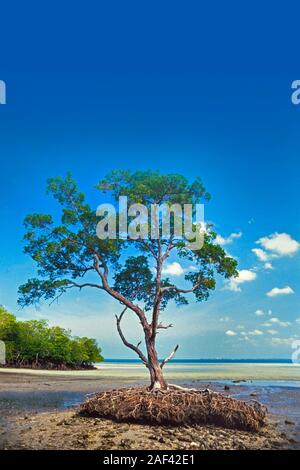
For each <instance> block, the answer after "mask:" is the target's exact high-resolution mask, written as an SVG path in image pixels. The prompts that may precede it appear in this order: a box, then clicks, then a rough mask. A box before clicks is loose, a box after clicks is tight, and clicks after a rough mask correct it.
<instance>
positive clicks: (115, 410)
mask: <svg viewBox="0 0 300 470" xmlns="http://www.w3.org/2000/svg"><path fill="white" fill-rule="evenodd" d="M79 413H80V414H81V415H83V416H93V417H100V418H109V419H114V420H116V421H128V422H136V423H144V424H146V423H149V424H173V425H180V424H214V425H217V426H223V427H227V428H231V429H239V430H245V431H258V430H259V429H260V428H261V426H263V425H264V422H265V416H266V408H265V407H263V406H262V405H260V404H259V403H257V402H254V401H251V402H247V403H246V402H242V401H239V400H236V399H234V398H230V397H226V396H224V395H222V394H220V393H214V392H211V391H210V390H202V391H200V390H175V389H174V390H168V391H156V392H150V391H148V390H147V389H145V388H127V389H125V388H124V389H117V390H111V391H106V392H101V393H99V394H96V395H94V396H93V397H92V398H90V399H89V400H87V401H86V402H85V403H83V404H82V405H81V407H80V411H79Z"/></svg>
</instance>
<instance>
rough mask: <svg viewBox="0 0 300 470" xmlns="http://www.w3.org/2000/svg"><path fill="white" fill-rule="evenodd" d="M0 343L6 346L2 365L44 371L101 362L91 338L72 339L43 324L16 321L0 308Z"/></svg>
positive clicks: (57, 327)
mask: <svg viewBox="0 0 300 470" xmlns="http://www.w3.org/2000/svg"><path fill="white" fill-rule="evenodd" d="M0 340H2V341H4V342H5V346H6V364H7V365H8V366H13V367H35V368H48V369H66V368H76V369H77V368H78V369H79V368H88V367H91V366H92V364H93V363H94V362H100V361H102V360H103V357H102V356H101V354H100V353H101V349H100V348H99V347H98V346H97V344H96V341H95V340H94V339H91V338H78V337H72V336H71V334H70V331H67V330H64V329H63V328H60V327H59V326H53V327H49V325H48V324H47V321H46V320H29V321H17V320H16V317H15V316H14V315H12V314H11V313H9V312H7V311H6V310H5V309H4V308H3V307H1V306H0Z"/></svg>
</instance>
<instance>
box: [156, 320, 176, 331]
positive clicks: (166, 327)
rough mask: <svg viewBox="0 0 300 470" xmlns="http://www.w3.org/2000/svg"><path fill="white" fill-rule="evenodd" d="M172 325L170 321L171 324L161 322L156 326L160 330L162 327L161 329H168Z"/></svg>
mask: <svg viewBox="0 0 300 470" xmlns="http://www.w3.org/2000/svg"><path fill="white" fill-rule="evenodd" d="M172 326H173V324H172V323H170V324H169V325H163V324H162V323H161V322H160V323H158V325H157V327H156V328H157V329H158V330H159V329H161V330H167V329H168V328H172Z"/></svg>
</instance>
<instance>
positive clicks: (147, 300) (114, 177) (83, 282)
mask: <svg viewBox="0 0 300 470" xmlns="http://www.w3.org/2000/svg"><path fill="white" fill-rule="evenodd" d="M97 188H98V190H99V191H100V192H101V194H102V195H103V194H106V193H109V196H110V198H112V199H113V200H114V201H115V203H116V204H117V202H118V198H119V196H127V197H128V203H129V204H132V203H142V204H144V205H145V206H146V207H148V208H149V209H150V206H151V204H162V203H165V204H168V205H171V204H173V203H178V204H182V205H183V204H193V205H195V204H196V203H199V202H205V201H208V200H209V199H210V195H209V193H208V192H207V191H206V189H205V187H204V185H203V183H202V181H201V180H200V178H196V179H195V181H193V182H192V183H190V182H189V181H188V180H187V179H186V178H185V177H184V176H182V175H178V174H161V173H159V172H155V171H146V172H143V171H136V172H133V173H132V172H129V171H120V170H115V171H112V172H111V173H110V174H108V175H107V176H106V177H105V178H104V179H103V180H101V181H100V182H99V183H98V184H97ZM47 192H48V194H50V195H52V196H53V197H54V198H55V199H56V200H57V202H58V203H59V204H60V206H61V219H60V223H59V224H55V223H54V221H53V219H52V217H51V215H47V214H30V215H28V216H27V217H26V219H25V227H26V233H25V236H24V239H25V253H28V254H29V255H30V256H31V257H32V259H33V260H34V261H35V262H36V264H37V269H38V277H37V278H35V279H29V280H28V281H27V282H26V283H25V284H24V285H22V286H20V288H19V304H20V305H21V306H27V305H30V304H32V303H36V302H39V301H40V300H42V299H46V300H49V299H50V301H53V300H54V299H56V298H58V297H59V296H61V295H62V294H64V293H65V292H66V291H67V290H68V289H72V288H79V289H82V288H86V287H91V288H96V289H101V290H105V291H106V292H107V293H109V294H110V295H111V296H112V297H114V298H115V299H117V300H118V301H119V302H121V303H122V304H123V305H125V306H127V307H128V308H130V309H131V310H133V311H135V313H137V314H138V315H140V313H139V312H140V311H141V310H146V311H149V310H152V309H155V308H156V309H157V308H158V309H159V311H160V310H163V309H164V308H166V306H167V304H168V303H169V302H170V301H175V302H176V303H177V305H183V304H186V303H187V302H188V300H187V294H189V293H190V294H192V295H194V297H195V299H196V300H197V301H202V300H206V299H207V298H208V296H209V293H210V292H211V291H212V290H213V289H214V288H215V285H216V275H221V276H223V277H225V278H230V277H232V276H236V275H237V270H236V266H237V263H236V261H235V260H234V259H233V258H231V257H230V256H228V255H227V254H226V253H225V251H224V250H223V248H222V247H221V246H219V245H217V244H216V242H215V239H216V233H215V232H214V230H213V228H212V227H210V228H209V230H207V231H206V233H205V239H204V245H203V247H202V248H201V249H200V250H198V251H192V250H189V249H187V248H186V247H185V246H184V245H183V243H182V240H178V239H176V238H174V237H173V236H172V234H171V235H170V238H169V239H165V240H161V239H158V240H151V239H147V240H142V239H139V240H118V239H117V240H109V239H106V240H100V239H99V238H98V237H97V236H96V225H97V222H98V221H99V217H97V216H96V211H95V210H94V209H92V208H91V207H90V206H89V205H88V204H87V203H86V202H85V197H84V194H83V193H82V192H80V191H79V189H78V187H77V184H76V182H75V181H74V179H73V178H72V176H71V175H70V174H68V175H67V176H66V177H65V178H60V177H55V178H50V179H49V180H48V182H47ZM171 254H172V255H173V254H176V255H177V256H179V257H180V258H182V259H186V260H188V261H189V262H190V263H191V264H192V266H193V270H191V271H190V272H187V273H186V274H185V280H184V281H180V282H181V285H180V286H178V285H175V284H174V283H173V282H172V281H171V280H170V279H169V278H167V277H164V275H163V272H164V270H163V266H164V265H165V263H166V262H167V260H168V258H169V256H170V255H171ZM182 282H184V283H185V284H184V285H183V284H182ZM136 302H141V303H142V307H140V306H138V305H137V304H136ZM152 323H153V321H152Z"/></svg>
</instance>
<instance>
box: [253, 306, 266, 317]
mask: <svg viewBox="0 0 300 470" xmlns="http://www.w3.org/2000/svg"><path fill="white" fill-rule="evenodd" d="M264 314H265V313H264V311H263V310H261V309H260V308H259V309H258V310H256V312H255V315H257V316H258V317H262V316H263V315H264Z"/></svg>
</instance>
